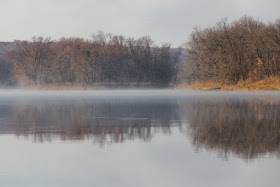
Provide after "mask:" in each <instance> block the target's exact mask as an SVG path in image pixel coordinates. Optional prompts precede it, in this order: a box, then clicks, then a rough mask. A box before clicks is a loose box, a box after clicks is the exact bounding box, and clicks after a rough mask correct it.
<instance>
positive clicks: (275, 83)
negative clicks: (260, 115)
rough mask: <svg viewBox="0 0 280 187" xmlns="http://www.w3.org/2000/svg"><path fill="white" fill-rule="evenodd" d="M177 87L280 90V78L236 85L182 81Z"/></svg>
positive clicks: (250, 81)
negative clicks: (190, 83) (189, 83)
mask: <svg viewBox="0 0 280 187" xmlns="http://www.w3.org/2000/svg"><path fill="white" fill-rule="evenodd" d="M175 87H176V88H191V89H194V90H213V89H221V90H280V78H278V77H270V78H265V79H263V80H260V81H252V80H248V81H245V82H244V81H240V82H238V83H237V84H236V85H228V84H223V83H221V82H211V81H205V82H195V83H194V84H192V85H188V84H186V83H180V84H178V85H176V86H175Z"/></svg>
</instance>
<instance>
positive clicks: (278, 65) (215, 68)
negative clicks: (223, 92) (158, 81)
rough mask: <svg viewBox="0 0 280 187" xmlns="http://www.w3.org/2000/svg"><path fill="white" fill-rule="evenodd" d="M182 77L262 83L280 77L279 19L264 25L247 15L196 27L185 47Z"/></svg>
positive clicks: (200, 79) (190, 81)
mask: <svg viewBox="0 0 280 187" xmlns="http://www.w3.org/2000/svg"><path fill="white" fill-rule="evenodd" d="M186 51H187V54H188V55H187V56H186V59H185V63H184V67H183V68H182V72H181V77H182V78H183V79H184V80H186V81H187V82H188V83H189V84H192V83H194V82H196V81H201V82H203V81H213V82H222V83H223V84H228V85H235V84H237V83H238V82H239V81H246V80H250V81H253V82H254V81H259V80H262V79H264V78H267V77H279V75H280V20H276V21H275V22H270V23H265V22H263V21H260V20H257V19H254V18H252V17H248V16H244V17H242V18H241V19H239V20H236V21H233V22H230V23H229V22H228V21H227V19H223V20H221V21H220V22H218V23H217V24H216V25H215V26H212V27H207V28H203V29H202V28H198V27H196V28H195V29H194V30H193V32H192V34H191V35H190V38H189V41H188V43H187V46H186Z"/></svg>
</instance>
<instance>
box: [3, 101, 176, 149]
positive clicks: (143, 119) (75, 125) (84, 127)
mask: <svg viewBox="0 0 280 187" xmlns="http://www.w3.org/2000/svg"><path fill="white" fill-rule="evenodd" d="M177 108H178V107H177V104H176V102H151V101H149V102H145V101H144V102H143V101H138V102H129V101H128V102H123V101H119V102H118V101H105V100H102V101H84V100H81V101H70V102H69V101H68V102H65V101H64V102H55V101H42V102H38V101H37V102H21V103H19V102H17V103H13V104H12V105H1V108H0V110H1V112H0V113H1V115H2V116H1V117H2V119H3V120H2V121H1V122H0V124H1V126H0V127H1V129H0V131H1V133H2V134H4V133H8V134H9V133H12V134H15V135H18V136H24V137H26V138H32V139H33V141H34V142H45V141H52V139H57V138H59V139H61V140H63V141H67V140H85V139H90V140H93V142H94V143H98V144H99V145H100V146H103V145H106V144H111V143H119V142H124V141H126V140H135V139H140V140H143V141H150V140H151V138H152V137H153V135H154V134H155V133H157V132H160V133H171V126H176V127H180V126H181V123H180V121H178V120H177V119H179V116H178V110H177Z"/></svg>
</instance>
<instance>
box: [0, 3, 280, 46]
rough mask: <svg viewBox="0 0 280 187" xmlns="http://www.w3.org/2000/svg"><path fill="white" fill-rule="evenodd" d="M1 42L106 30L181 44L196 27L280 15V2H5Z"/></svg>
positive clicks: (1, 11)
mask: <svg viewBox="0 0 280 187" xmlns="http://www.w3.org/2000/svg"><path fill="white" fill-rule="evenodd" d="M0 2H1V4H0V22H1V25H2V26H1V30H0V40H1V41H13V40H15V39H30V38H31V37H32V36H50V37H52V38H53V39H58V38H60V37H62V36H66V37H69V36H79V37H84V38H90V36H91V35H92V33H94V32H96V31H98V30H102V31H105V32H112V33H113V34H123V35H126V36H132V37H139V36H143V35H150V36H151V37H152V39H153V40H154V41H155V42H156V43H157V44H161V43H163V42H169V43H172V44H173V46H174V47H176V46H179V45H181V44H182V43H183V42H185V41H186V40H187V38H188V35H189V34H190V33H191V31H192V29H193V27H194V26H201V27H205V26H209V25H213V24H215V23H216V22H217V21H219V20H220V19H222V18H228V19H229V20H233V19H238V18H240V17H241V16H243V15H249V16H254V17H255V18H259V19H261V20H264V21H273V20H275V19H277V18H280V11H279V7H280V1H279V0H234V1H233V0H231V1H229V0H0Z"/></svg>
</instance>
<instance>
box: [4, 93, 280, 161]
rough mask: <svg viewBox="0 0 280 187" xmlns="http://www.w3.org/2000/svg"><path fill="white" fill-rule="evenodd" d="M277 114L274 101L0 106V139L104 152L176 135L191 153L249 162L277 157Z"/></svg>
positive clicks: (191, 98)
mask: <svg viewBox="0 0 280 187" xmlns="http://www.w3.org/2000/svg"><path fill="white" fill-rule="evenodd" d="M279 112H280V98H278V97H277V96H276V95H274V96H272V97H266V96H257V97H251V96H248V95H247V96H228V95H224V96H213V95H212V96H209V97H206V96H188V97H185V98H176V99H147V100H145V99H143V100H141V99H138V100H134V99H133V100H127V99H123V100H116V99H115V100H114V99H111V100H105V99H104V100H63V101H60V100H58V101H45V100H42V101H38V100H37V101H36V102H35V101H34V102H30V101H29V102H28V101H21V102H20V101H15V102H8V103H4V104H3V103H0V134H13V135H17V136H20V137H25V138H28V139H31V140H32V141H34V142H45V141H53V140H56V139H59V140H62V141H83V140H90V141H92V142H93V143H96V144H98V145H100V146H103V145H106V144H113V143H122V142H127V141H134V140H141V141H146V142H149V141H150V140H152V139H153V138H154V137H155V136H156V135H157V134H163V133H164V134H171V133H172V131H173V130H175V129H176V130H177V129H179V130H180V131H181V132H183V133H186V134H187V138H188V139H190V140H191V142H192V144H193V145H194V147H195V148H196V149H207V150H209V151H214V152H217V153H218V154H219V155H220V156H221V157H223V158H227V157H228V155H234V156H238V157H240V158H243V159H246V160H249V159H252V158H257V157H260V156H263V155H265V154H270V155H273V156H277V157H279V156H280V148H279V146H280V116H279V115H278V114H279ZM186 122H187V123H186ZM182 135H183V136H185V134H182Z"/></svg>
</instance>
